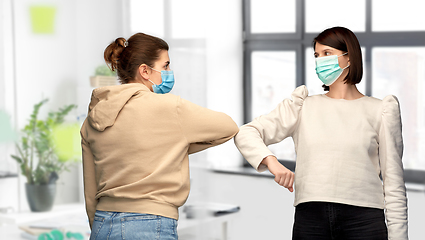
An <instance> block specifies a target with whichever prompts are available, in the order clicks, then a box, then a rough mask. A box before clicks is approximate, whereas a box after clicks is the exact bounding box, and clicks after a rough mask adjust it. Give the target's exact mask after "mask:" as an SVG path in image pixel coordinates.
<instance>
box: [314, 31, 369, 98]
mask: <svg viewBox="0 0 425 240" xmlns="http://www.w3.org/2000/svg"><path fill="white" fill-rule="evenodd" d="M316 42H318V43H320V44H323V45H326V46H330V47H333V48H336V49H338V50H341V51H343V52H348V56H349V57H350V67H349V68H348V74H347V76H346V77H345V79H344V80H345V81H344V82H345V83H347V84H351V85H355V84H357V83H359V82H360V81H361V80H362V77H363V60H362V50H361V49H360V44H359V41H358V40H357V37H356V35H354V33H353V32H352V31H351V30H349V29H347V28H344V27H333V28H328V29H326V30H325V31H323V32H321V33H320V34H319V35H317V37H315V38H314V40H313V49H315V47H316ZM323 88H324V90H325V91H329V87H328V86H326V85H323Z"/></svg>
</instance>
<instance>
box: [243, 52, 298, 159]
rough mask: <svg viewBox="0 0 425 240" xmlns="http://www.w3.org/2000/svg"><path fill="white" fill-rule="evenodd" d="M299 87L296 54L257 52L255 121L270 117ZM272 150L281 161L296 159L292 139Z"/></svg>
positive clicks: (255, 64)
mask: <svg viewBox="0 0 425 240" xmlns="http://www.w3.org/2000/svg"><path fill="white" fill-rule="evenodd" d="M294 88H295V51H254V52H253V53H252V113H251V119H254V118H255V117H257V116H260V115H263V114H267V113H269V112H270V111H272V110H273V109H274V108H275V107H276V106H277V104H279V103H280V102H281V101H282V96H289V95H290V94H291V92H292V90H293V89H294ZM269 148H270V149H271V150H272V151H273V153H274V154H275V155H276V157H278V158H280V159H290V160H295V150H294V143H293V141H292V139H285V140H284V141H282V142H280V143H277V144H274V145H271V146H269Z"/></svg>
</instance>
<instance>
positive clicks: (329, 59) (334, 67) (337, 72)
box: [316, 52, 350, 86]
mask: <svg viewBox="0 0 425 240" xmlns="http://www.w3.org/2000/svg"><path fill="white" fill-rule="evenodd" d="M346 54H348V52H346V53H344V54H342V55H339V56H338V55H332V56H326V57H320V58H316V74H317V76H318V77H319V79H320V80H321V81H322V82H323V83H324V84H325V85H326V86H330V85H332V83H334V82H335V81H336V80H337V79H338V78H339V77H340V76H341V74H342V72H343V71H344V69H346V68H348V67H349V66H350V64H348V65H347V66H346V67H345V68H340V67H339V62H338V58H339V57H341V56H344V55H346Z"/></svg>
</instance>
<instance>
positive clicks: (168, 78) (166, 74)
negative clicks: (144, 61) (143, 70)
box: [148, 68, 174, 94]
mask: <svg viewBox="0 0 425 240" xmlns="http://www.w3.org/2000/svg"><path fill="white" fill-rule="evenodd" d="M151 69H152V70H154V71H157V72H160V73H161V79H162V83H161V84H159V85H156V84H155V83H153V82H152V81H151V80H149V79H148V80H149V81H150V82H151V83H152V84H153V85H152V89H153V92H154V93H161V94H164V93H169V92H170V91H171V89H173V86H174V73H173V71H165V70H162V71H158V70H156V69H153V68H151Z"/></svg>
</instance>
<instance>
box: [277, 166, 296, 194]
mask: <svg viewBox="0 0 425 240" xmlns="http://www.w3.org/2000/svg"><path fill="white" fill-rule="evenodd" d="M294 176H295V175H294V173H293V172H291V171H289V170H288V171H286V172H284V173H280V174H277V175H276V176H275V179H274V180H275V182H276V183H278V184H279V185H281V186H283V187H285V188H288V190H289V191H290V192H293V191H294V189H293V184H294Z"/></svg>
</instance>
